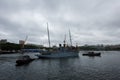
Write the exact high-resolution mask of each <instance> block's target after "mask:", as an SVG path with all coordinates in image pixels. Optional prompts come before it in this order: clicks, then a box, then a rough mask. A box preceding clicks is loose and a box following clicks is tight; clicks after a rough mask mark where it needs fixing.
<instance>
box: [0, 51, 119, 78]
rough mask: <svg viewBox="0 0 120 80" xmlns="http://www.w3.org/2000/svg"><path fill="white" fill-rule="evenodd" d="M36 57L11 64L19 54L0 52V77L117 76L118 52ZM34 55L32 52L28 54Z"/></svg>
mask: <svg viewBox="0 0 120 80" xmlns="http://www.w3.org/2000/svg"><path fill="white" fill-rule="evenodd" d="M82 53H84V52H83V51H81V52H80V53H79V57H78V58H67V59H38V60H35V61H33V62H31V63H30V64H28V65H24V66H19V67H16V66H15V60H16V59H17V58H18V57H19V56H20V54H5V55H0V80H120V52H118V51H101V53H102V55H101V57H87V56H82ZM29 55H30V56H32V57H34V58H36V57H35V56H34V54H29Z"/></svg>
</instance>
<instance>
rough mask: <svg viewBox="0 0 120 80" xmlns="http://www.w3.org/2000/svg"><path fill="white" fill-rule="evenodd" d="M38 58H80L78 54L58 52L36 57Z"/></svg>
mask: <svg viewBox="0 0 120 80" xmlns="http://www.w3.org/2000/svg"><path fill="white" fill-rule="evenodd" d="M36 56H38V58H67V57H78V56H79V55H78V53H76V52H58V53H51V54H44V55H42V54H39V55H36Z"/></svg>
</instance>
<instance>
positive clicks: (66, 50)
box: [36, 23, 79, 58]
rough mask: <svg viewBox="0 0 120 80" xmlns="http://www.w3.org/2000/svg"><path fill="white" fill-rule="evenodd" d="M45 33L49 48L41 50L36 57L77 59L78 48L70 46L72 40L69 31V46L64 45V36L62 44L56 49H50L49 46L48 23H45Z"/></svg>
mask: <svg viewBox="0 0 120 80" xmlns="http://www.w3.org/2000/svg"><path fill="white" fill-rule="evenodd" d="M47 32H48V43H49V48H48V49H47V50H43V51H41V52H40V54H37V55H36V56H37V57H38V58H68V57H78V56H79V54H78V53H79V50H78V47H77V46H76V47H74V46H72V39H71V32H70V30H69V37H70V43H71V45H70V46H68V45H67V44H66V35H65V39H64V41H63V42H64V43H63V45H62V44H59V47H58V48H55V49H54V48H51V45H50V34H49V28H48V23H47Z"/></svg>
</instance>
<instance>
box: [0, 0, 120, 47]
mask: <svg viewBox="0 0 120 80" xmlns="http://www.w3.org/2000/svg"><path fill="white" fill-rule="evenodd" d="M47 22H48V24H49V30H50V38H51V43H52V45H57V44H59V43H62V42H63V40H64V35H65V34H66V35H67V43H68V44H69V35H68V31H69V29H70V30H71V35H72V41H73V43H74V44H76V43H78V44H79V45H84V44H90V45H93V44H120V0H0V38H2V39H8V41H11V42H17V43H18V41H19V40H22V39H23V40H24V39H25V37H26V36H27V35H28V40H27V43H35V44H42V45H43V44H48V43H47V28H46V27H47V26H46V23H47Z"/></svg>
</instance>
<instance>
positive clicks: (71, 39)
mask: <svg viewBox="0 0 120 80" xmlns="http://www.w3.org/2000/svg"><path fill="white" fill-rule="evenodd" d="M69 37H70V44H71V46H72V38H71V32H70V29H69Z"/></svg>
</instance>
